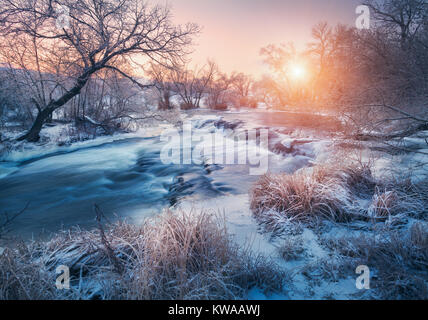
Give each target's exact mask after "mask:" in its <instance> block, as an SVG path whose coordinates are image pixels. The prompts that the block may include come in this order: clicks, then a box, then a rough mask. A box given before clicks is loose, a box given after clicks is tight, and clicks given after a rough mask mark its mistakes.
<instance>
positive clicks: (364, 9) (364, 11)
mask: <svg viewBox="0 0 428 320" xmlns="http://www.w3.org/2000/svg"><path fill="white" fill-rule="evenodd" d="M355 13H356V14H357V15H358V17H357V20H355V27H356V28H357V29H358V30H364V29H366V30H368V29H370V8H369V7H368V6H365V5H360V6H358V7H357V8H356V9H355Z"/></svg>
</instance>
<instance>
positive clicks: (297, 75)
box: [289, 63, 306, 80]
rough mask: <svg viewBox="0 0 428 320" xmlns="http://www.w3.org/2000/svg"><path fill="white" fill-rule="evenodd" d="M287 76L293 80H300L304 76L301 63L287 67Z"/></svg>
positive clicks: (304, 72) (304, 71)
mask: <svg viewBox="0 0 428 320" xmlns="http://www.w3.org/2000/svg"><path fill="white" fill-rule="evenodd" d="M289 76H290V77H291V78H292V79H293V80H302V79H304V78H305V77H306V69H305V67H304V66H303V65H301V64H297V63H296V64H292V65H290V67H289Z"/></svg>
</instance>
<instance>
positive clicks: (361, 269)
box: [355, 265, 370, 290]
mask: <svg viewBox="0 0 428 320" xmlns="http://www.w3.org/2000/svg"><path fill="white" fill-rule="evenodd" d="M355 273H356V274H360V276H359V277H358V278H357V279H356V280H355V286H356V287H357V289H358V290H363V289H365V290H369V289H370V268H369V267H368V266H366V265H361V266H358V267H357V269H355Z"/></svg>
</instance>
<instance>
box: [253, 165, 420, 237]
mask: <svg viewBox="0 0 428 320" xmlns="http://www.w3.org/2000/svg"><path fill="white" fill-rule="evenodd" d="M427 194H428V188H427V187H426V181H422V182H420V183H419V184H417V185H416V184H413V183H412V182H411V181H410V180H405V181H396V180H395V181H380V180H379V179H375V178H374V176H373V174H372V170H371V167H370V164H367V163H361V162H360V163H357V162H355V163H351V164H346V165H342V164H340V163H337V164H336V165H333V164H323V165H317V166H315V167H313V168H305V169H302V170H299V171H297V172H296V173H294V174H286V173H283V174H267V175H265V176H263V177H262V178H261V179H260V180H259V181H258V182H257V183H256V184H255V185H254V186H253V188H252V190H251V194H250V196H251V210H252V211H253V214H254V216H255V218H256V219H257V220H258V221H259V222H260V223H261V224H263V225H264V226H266V227H267V228H268V229H269V230H271V231H275V230H281V228H282V226H283V225H284V224H287V223H289V222H290V221H291V222H292V221H299V222H305V223H313V222H319V221H320V220H324V219H329V220H331V221H334V222H349V221H352V220H355V219H362V220H375V221H387V222H390V223H392V222H397V221H398V220H400V218H407V217H409V216H411V217H414V218H418V217H421V216H423V215H425V213H426V211H427V208H428V202H427V200H426V199H427V197H426V196H427Z"/></svg>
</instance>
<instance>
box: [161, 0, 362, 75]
mask: <svg viewBox="0 0 428 320" xmlns="http://www.w3.org/2000/svg"><path fill="white" fill-rule="evenodd" d="M154 1H155V2H158V3H161V4H165V3H169V4H170V5H171V6H172V12H173V14H174V19H175V22H177V23H185V22H195V23H198V24H199V25H200V26H201V27H202V33H201V35H200V36H199V37H198V38H197V39H196V43H197V45H196V47H195V52H194V53H193V55H192V59H193V61H194V63H196V64H198V65H201V64H203V63H204V62H205V61H206V59H207V58H211V59H213V60H215V61H216V62H217V63H218V64H219V66H220V67H221V69H222V70H223V71H226V72H231V71H241V72H246V73H251V74H253V75H255V76H259V75H261V74H262V73H264V72H266V71H267V69H266V67H265V66H264V65H263V63H262V61H261V58H260V56H259V51H260V48H261V47H264V46H266V45H268V44H271V43H272V44H279V43H282V42H289V41H293V42H295V44H296V47H297V48H298V49H299V48H303V47H304V44H305V43H306V42H307V41H308V40H310V33H311V27H312V26H313V25H314V24H316V23H317V22H319V21H328V22H329V23H331V24H337V23H338V22H341V23H348V24H354V22H355V19H356V14H355V9H356V7H357V5H358V4H360V3H361V1H362V0H169V1H165V0H154Z"/></svg>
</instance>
